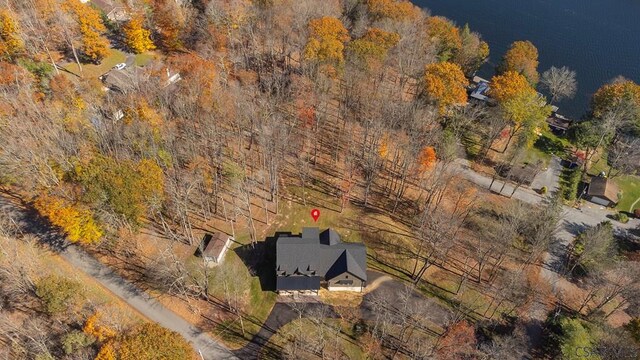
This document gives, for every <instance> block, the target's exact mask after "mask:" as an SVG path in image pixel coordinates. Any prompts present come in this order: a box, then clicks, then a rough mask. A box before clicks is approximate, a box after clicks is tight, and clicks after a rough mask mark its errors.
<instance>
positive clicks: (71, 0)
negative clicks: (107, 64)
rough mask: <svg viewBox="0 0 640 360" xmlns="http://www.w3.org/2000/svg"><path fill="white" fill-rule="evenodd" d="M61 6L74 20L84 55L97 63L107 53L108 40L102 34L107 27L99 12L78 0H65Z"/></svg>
mask: <svg viewBox="0 0 640 360" xmlns="http://www.w3.org/2000/svg"><path fill="white" fill-rule="evenodd" d="M62 8H63V9H64V10H65V11H66V12H67V13H69V14H71V15H73V16H74V18H75V20H76V23H77V25H78V30H79V32H80V36H81V43H82V53H83V54H84V56H85V57H86V58H87V59H89V60H90V61H93V62H96V63H99V62H100V61H101V60H102V59H104V58H105V57H106V56H107V55H108V54H109V40H107V39H106V38H105V37H104V36H102V34H104V33H105V32H106V31H107V28H106V27H105V26H104V23H103V22H102V18H101V17H100V13H99V12H98V11H97V10H95V9H94V8H93V7H91V6H87V5H86V4H83V3H81V2H80V1H79V0H65V1H64V2H63V3H62Z"/></svg>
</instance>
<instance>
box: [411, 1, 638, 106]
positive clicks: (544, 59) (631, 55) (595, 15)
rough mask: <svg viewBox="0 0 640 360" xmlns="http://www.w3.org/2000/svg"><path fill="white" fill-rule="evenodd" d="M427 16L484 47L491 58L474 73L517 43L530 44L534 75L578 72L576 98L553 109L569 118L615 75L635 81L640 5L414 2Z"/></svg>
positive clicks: (490, 68)
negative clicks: (536, 59) (463, 30)
mask: <svg viewBox="0 0 640 360" xmlns="http://www.w3.org/2000/svg"><path fill="white" fill-rule="evenodd" d="M413 2H414V3H415V4H416V5H418V6H420V7H423V8H426V9H429V10H430V12H431V14H432V15H441V16H445V17H447V18H449V19H451V20H453V21H454V22H456V23H457V24H458V25H464V24H465V23H468V24H469V26H470V27H471V29H472V30H474V31H477V32H479V33H480V34H481V35H482V37H483V39H484V40H485V41H487V42H488V43H489V46H490V48H491V57H490V61H489V63H488V64H487V65H485V66H484V67H483V68H482V69H481V70H480V71H479V73H478V75H480V76H482V77H490V76H492V75H493V72H494V68H495V65H496V64H497V63H498V62H499V61H500V58H501V57H502V55H503V54H504V53H505V51H506V50H507V49H508V48H509V45H510V44H511V43H512V42H513V41H516V40H529V41H531V42H533V44H534V45H535V46H536V47H537V48H538V51H539V53H540V66H539V71H540V73H542V72H543V71H544V70H546V69H548V68H549V67H551V66H556V67H561V66H568V67H570V68H571V69H573V70H575V71H576V72H577V79H578V93H577V94H576V96H575V98H573V99H569V100H564V101H562V102H561V103H559V104H558V105H559V106H560V113H562V114H564V115H568V116H571V117H574V118H578V117H580V116H582V114H584V112H585V111H586V109H587V108H588V106H589V99H590V97H591V95H592V94H593V93H594V92H595V91H596V90H597V89H598V88H599V87H600V86H601V85H602V84H604V83H606V82H608V81H610V80H611V79H613V78H615V77H616V76H619V75H622V76H624V77H626V78H629V79H632V80H634V81H636V82H640V0H527V1H524V0H413Z"/></svg>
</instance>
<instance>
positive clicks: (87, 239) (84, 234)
mask: <svg viewBox="0 0 640 360" xmlns="http://www.w3.org/2000/svg"><path fill="white" fill-rule="evenodd" d="M35 208H36V209H37V210H38V212H39V213H40V214H41V215H43V216H46V217H47V218H48V219H49V221H51V223H52V224H53V225H55V226H58V227H60V229H62V230H63V231H64V232H65V234H66V235H67V238H68V239H69V240H70V241H71V242H80V243H83V244H92V243H95V242H96V241H98V240H99V239H100V238H101V237H102V235H103V232H102V229H100V227H99V226H98V224H96V222H95V220H94V219H93V215H92V214H91V212H90V211H89V210H85V209H81V208H79V207H78V206H77V205H72V204H69V203H68V202H67V201H65V200H63V199H61V198H58V197H55V196H50V195H43V196H40V197H39V198H38V199H37V200H36V202H35Z"/></svg>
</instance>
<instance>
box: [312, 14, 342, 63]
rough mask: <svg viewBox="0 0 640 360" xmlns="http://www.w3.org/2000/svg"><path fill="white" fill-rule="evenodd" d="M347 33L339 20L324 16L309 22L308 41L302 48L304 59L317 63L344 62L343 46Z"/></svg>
mask: <svg viewBox="0 0 640 360" xmlns="http://www.w3.org/2000/svg"><path fill="white" fill-rule="evenodd" d="M348 40H349V32H348V31H347V29H346V28H345V27H344V25H343V24H342V22H341V21H340V20H339V19H336V18H334V17H330V16H325V17H322V18H319V19H313V20H311V21H309V40H308V41H307V45H306V46H305V48H304V58H305V59H307V60H315V61H318V62H328V63H338V64H341V63H342V62H343V61H344V54H343V51H344V44H345V42H346V41H348Z"/></svg>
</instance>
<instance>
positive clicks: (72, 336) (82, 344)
mask: <svg viewBox="0 0 640 360" xmlns="http://www.w3.org/2000/svg"><path fill="white" fill-rule="evenodd" d="M95 341H96V339H95V338H94V337H93V336H91V335H87V334H85V333H83V332H82V331H74V332H71V333H69V334H67V335H65V337H64V338H63V339H62V348H63V349H64V353H65V354H71V353H74V352H76V351H78V350H80V349H82V348H86V347H87V346H89V345H91V344H93V343H94V342H95Z"/></svg>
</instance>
